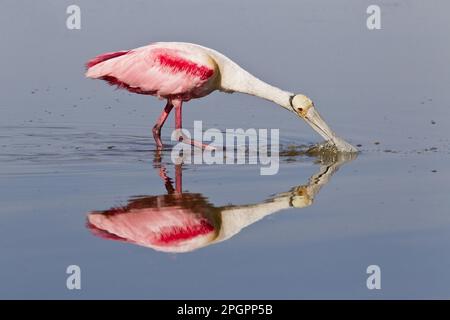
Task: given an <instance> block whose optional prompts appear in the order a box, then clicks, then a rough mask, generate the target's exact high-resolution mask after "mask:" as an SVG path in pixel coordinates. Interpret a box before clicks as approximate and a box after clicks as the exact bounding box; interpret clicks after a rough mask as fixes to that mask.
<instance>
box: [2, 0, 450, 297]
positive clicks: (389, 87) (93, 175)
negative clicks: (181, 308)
mask: <svg viewBox="0 0 450 320" xmlns="http://www.w3.org/2000/svg"><path fill="white" fill-rule="evenodd" d="M24 4H26V5H24V6H19V4H18V3H17V2H16V1H6V2H5V3H4V4H2V12H1V16H2V17H1V19H0V29H1V30H3V32H2V33H1V40H2V44H3V46H4V47H3V49H4V50H3V54H2V59H0V70H1V71H2V72H1V73H0V83H1V84H2V87H3V90H2V95H1V96H0V190H1V192H0V204H1V206H0V252H1V255H0V298H67V299H75V298H156V299H164V298H186V299H191V298H290V299H291V298H292V299H295V298H344V299H345V298H370V299H371V298H374V299H376V298H390V299H395V298H449V296H450V289H449V288H450V277H449V274H448V270H449V267H450V254H449V253H450V250H449V249H450V241H449V240H450V199H449V197H448V190H449V187H450V183H449V181H450V180H449V178H450V170H449V168H448V165H447V164H448V161H449V158H450V140H449V131H448V127H449V125H450V123H449V119H450V108H449V106H450V94H449V91H448V90H447V86H448V83H449V81H450V67H449V65H448V63H447V62H448V61H447V60H448V57H449V54H450V46H449V44H448V41H447V38H448V32H447V31H448V27H449V22H448V17H447V14H446V12H448V9H450V8H449V5H448V3H447V2H445V1H434V2H433V3H426V2H423V1H396V2H389V3H388V2H386V3H384V2H383V3H380V4H379V5H380V7H381V9H382V19H383V20H382V29H381V30H376V31H369V30H367V28H366V25H365V19H366V17H367V15H366V14H365V9H366V8H367V6H368V5H369V4H371V3H369V2H367V1H347V2H345V4H341V3H336V2H334V1H320V2H319V1H303V2H290V1H281V2H280V1H279V2H277V3H276V4H275V3H274V2H269V1H257V2H256V1H254V2H249V3H241V2H237V1H227V2H220V3H214V4H205V3H204V1H189V2H185V1H164V2H153V3H151V4H150V3H149V2H144V1H137V0H136V1H132V2H130V4H129V5H127V7H124V4H123V3H122V2H119V1H108V4H107V5H106V2H105V1H98V2H95V3H92V2H90V1H78V4H79V5H80V7H81V9H82V28H81V30H67V29H66V28H65V19H66V14H65V9H66V7H67V6H68V5H69V4H72V3H70V2H69V1H59V2H58V4H55V3H53V2H50V1H40V2H39V3H37V2H32V1H24ZM131 4H133V5H131ZM174 8H176V10H174ZM168 10H170V12H172V14H173V18H171V20H170V23H168V21H167V19H168V18H167V15H165V14H162V12H165V11H168ZM230 17H232V18H230ZM160 40H176V41H189V42H194V43H199V44H203V45H206V46H209V47H212V48H215V49H217V50H219V51H221V52H223V53H225V54H227V55H228V56H230V57H231V58H233V59H234V60H236V61H237V62H238V63H240V64H241V65H242V66H244V67H245V68H246V69H248V70H249V71H250V72H252V73H254V74H255V75H257V76H258V77H260V78H262V79H264V80H266V81H268V82H270V83H272V84H274V85H277V86H279V87H281V88H284V89H286V90H291V91H297V92H302V93H305V94H308V95H309V96H311V97H312V98H313V100H314V101H315V104H316V106H317V108H318V110H319V111H320V112H321V113H322V115H323V116H324V118H325V119H326V120H328V121H329V123H330V124H331V126H332V127H333V129H334V130H335V131H336V132H338V133H339V134H340V135H342V136H343V137H345V138H347V139H348V140H349V141H351V142H352V143H353V144H354V145H357V144H358V145H361V146H360V147H359V148H360V150H361V154H360V155H359V156H358V157H357V158H356V159H354V160H352V161H349V162H343V163H339V170H338V171H336V172H335V173H334V174H332V175H331V176H330V177H329V180H328V181H327V182H326V183H324V185H323V186H322V188H321V189H320V191H318V192H317V194H315V195H314V197H313V198H314V199H313V202H312V204H311V205H309V206H305V207H302V208H296V207H291V208H286V209H282V210H278V211H275V212H273V213H272V214H268V215H266V216H264V217H262V218H261V219H260V220H257V221H255V222H254V223H250V224H249V225H248V226H246V227H243V228H242V229H240V230H238V229H239V228H238V229H236V230H237V233H236V234H234V235H233V236H232V237H230V238H228V239H223V241H217V242H214V241H213V242H211V243H206V244H205V245H202V246H199V247H196V248H195V250H193V251H189V252H185V253H174V252H162V251H161V250H155V249H154V248H150V247H145V246H141V245H136V244H133V243H130V242H124V241H118V240H108V239H104V238H101V237H99V236H97V235H95V234H93V233H92V231H91V230H90V229H89V228H88V227H87V219H88V214H89V213H90V212H92V211H97V212H101V211H104V210H108V209H110V208H117V207H119V208H120V207H126V206H127V204H128V203H129V201H133V199H135V197H136V196H140V197H147V198H150V199H167V190H166V187H165V185H164V181H163V180H162V179H161V177H160V167H161V166H163V167H165V168H166V170H167V175H168V176H169V177H170V178H171V179H172V180H175V176H176V173H175V166H174V165H173V164H172V163H171V161H170V145H173V142H172V143H171V144H170V143H169V144H168V148H167V149H166V151H165V152H163V154H162V159H161V161H157V160H155V157H156V155H155V151H154V144H153V139H152V138H151V130H150V129H151V126H152V124H153V122H154V121H155V119H156V117H157V116H158V114H159V112H160V111H161V109H162V107H163V105H164V103H163V102H162V101H158V100H156V99H154V98H149V97H144V96H137V95H131V94H128V93H126V92H121V91H114V90H113V89H112V88H110V87H108V86H106V85H105V84H104V83H100V82H96V81H90V80H87V79H84V77H83V63H84V62H85V61H86V60H88V59H89V58H91V57H92V56H94V55H96V54H98V53H101V52H105V51H113V50H120V49H126V48H133V47H137V46H140V45H144V44H146V43H149V42H152V41H160ZM184 110H185V111H184V124H185V125H186V127H187V128H192V126H193V121H194V120H203V125H204V127H205V128H218V129H220V130H225V129H226V128H239V127H241V128H279V129H280V140H281V143H282V144H283V148H284V149H283V150H288V151H289V146H291V147H292V146H303V145H310V144H314V143H317V142H319V141H320V138H319V137H318V136H316V134H315V133H314V132H313V131H312V130H311V129H310V128H309V127H307V126H306V125H305V124H304V123H303V122H302V121H301V120H299V119H298V118H296V117H294V116H293V115H291V114H289V113H288V112H285V111H284V110H281V109H280V108H278V107H277V106H274V105H273V104H271V103H269V102H267V101H262V100H258V99H256V98H254V97H249V96H244V95H239V94H232V95H227V94H221V93H214V94H212V95H211V96H208V97H206V98H204V99H201V100H198V101H192V102H189V103H188V104H186V106H185V108H184ZM171 128H173V123H172V119H170V121H169V123H168V125H167V128H165V130H164V131H163V140H164V141H166V142H169V141H170V138H169V134H170V131H171ZM299 148H300V147H299ZM300 149H301V148H300ZM324 165H325V166H326V165H335V162H333V161H331V162H330V160H329V159H328V160H326V161H325V160H323V159H322V162H320V159H317V158H315V157H309V156H306V155H303V154H296V153H295V154H289V152H288V154H284V155H283V156H282V157H281V159H280V169H279V172H278V174H276V175H273V176H261V175H260V173H259V167H258V166H257V165H194V164H185V165H183V167H182V178H183V181H182V182H183V183H182V188H183V191H184V193H186V194H197V195H199V197H200V198H201V199H204V201H205V202H206V203H207V206H206V207H205V208H208V210H213V211H214V212H216V213H215V214H216V215H217V214H218V213H217V212H223V210H224V208H230V207H231V208H234V209H239V208H242V207H243V206H248V205H257V206H258V208H261V204H264V203H271V201H274V199H281V198H283V197H286V193H288V194H289V196H288V198H289V197H291V196H292V195H293V194H292V192H293V190H294V191H295V190H297V191H298V190H301V188H297V189H295V188H296V187H302V186H308V185H310V184H311V180H310V178H311V177H312V176H314V175H316V174H318V173H321V172H322V171H321V170H322V169H323V166H324ZM293 188H294V189H293ZM280 194H281V195H280ZM297 196H298V193H297ZM155 197H156V198H155ZM164 197H166V198H164ZM280 197H281V198H280ZM271 199H272V200H271ZM283 199H285V198H283ZM295 199H297V200H298V199H299V198H295ZM283 201H284V200H283ZM186 203H187V204H186V206H189V204H188V202H186ZM202 208H203V207H202ZM262 208H265V207H264V205H263V206H262ZM259 212H260V211H259ZM223 216H225V213H223ZM222 219H225V218H224V217H222ZM224 221H225V220H224ZM236 221H237V220H236ZM222 225H223V226H225V224H224V223H223V224H222ZM215 227H216V229H217V228H218V226H215ZM219 229H220V228H219ZM122 240H123V239H122ZM72 264H75V265H78V266H80V268H81V285H82V288H81V290H68V289H67V288H66V279H67V276H68V275H67V274H66V268H67V266H68V265H72ZM369 265H378V266H380V268H381V290H368V289H367V286H366V279H367V277H368V274H366V268H367V266H369Z"/></svg>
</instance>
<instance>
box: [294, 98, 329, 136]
mask: <svg viewBox="0 0 450 320" xmlns="http://www.w3.org/2000/svg"><path fill="white" fill-rule="evenodd" d="M290 104H291V108H292V111H293V112H294V113H295V114H297V115H298V116H299V117H301V118H302V119H303V120H305V121H306V122H307V123H308V124H309V125H310V126H311V127H313V129H314V130H316V131H317V132H318V133H319V134H320V135H321V136H322V137H323V138H324V139H325V140H332V138H333V135H334V134H333V132H332V131H331V130H330V129H329V128H328V126H327V124H326V123H325V121H324V120H323V119H322V117H321V116H320V115H319V113H318V112H317V110H316V108H315V107H314V103H313V102H312V100H311V99H310V98H308V97H307V96H305V95H303V94H296V95H294V96H292V97H291V101H290Z"/></svg>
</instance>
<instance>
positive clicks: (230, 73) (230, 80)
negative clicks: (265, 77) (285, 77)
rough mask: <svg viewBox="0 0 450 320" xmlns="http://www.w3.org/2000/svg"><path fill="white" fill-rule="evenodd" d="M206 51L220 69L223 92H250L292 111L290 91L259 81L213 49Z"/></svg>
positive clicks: (220, 88)
mask: <svg viewBox="0 0 450 320" xmlns="http://www.w3.org/2000/svg"><path fill="white" fill-rule="evenodd" d="M208 51H209V52H208V53H209V54H210V55H211V56H212V57H213V58H214V60H215V61H216V63H217V65H218V68H219V70H220V84H219V86H220V87H219V90H221V91H224V92H241V93H246V94H250V95H253V96H256V97H260V98H263V99H266V100H269V101H272V102H275V103H276V104H278V105H280V106H281V107H283V108H285V109H287V110H290V111H292V110H291V106H290V97H291V96H292V95H293V94H292V93H291V92H287V91H284V90H281V89H279V88H277V87H274V86H271V85H270V84H268V83H265V82H264V81H261V80H260V79H258V78H256V77H255V76H253V75H252V74H250V73H249V72H247V71H246V70H244V69H242V68H241V67H240V66H239V65H238V64H237V63H235V62H234V61H232V60H231V59H229V58H228V57H226V56H224V55H223V54H221V53H219V52H217V51H215V50H212V49H209V48H208Z"/></svg>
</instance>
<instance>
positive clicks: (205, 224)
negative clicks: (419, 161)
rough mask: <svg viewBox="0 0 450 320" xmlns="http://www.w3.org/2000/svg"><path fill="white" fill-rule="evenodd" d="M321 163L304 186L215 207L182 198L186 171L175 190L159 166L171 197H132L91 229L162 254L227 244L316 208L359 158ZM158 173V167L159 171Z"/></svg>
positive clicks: (93, 218) (95, 215) (94, 215)
mask: <svg viewBox="0 0 450 320" xmlns="http://www.w3.org/2000/svg"><path fill="white" fill-rule="evenodd" d="M333 155H335V157H333V158H331V159H324V160H322V161H323V163H322V164H321V165H320V168H319V170H318V172H317V173H316V174H314V175H312V176H311V177H310V178H309V180H308V182H307V183H306V184H304V185H299V186H295V187H293V188H292V189H291V190H289V191H287V192H282V193H279V194H277V195H275V196H273V197H271V198H269V199H266V200H264V201H262V202H260V203H255V204H246V205H233V204H228V205H226V206H215V205H214V204H212V203H210V202H209V201H208V199H207V198H206V197H205V196H203V195H202V194H200V193H189V192H187V193H186V192H183V188H182V166H181V164H178V165H175V172H176V176H175V187H174V186H173V183H172V179H170V178H169V177H168V176H167V174H166V169H165V167H164V165H163V164H162V163H161V164H160V168H159V170H160V176H161V178H162V179H163V181H164V184H165V186H166V190H167V194H164V195H156V196H141V197H133V198H132V199H130V200H129V201H128V204H126V205H125V206H120V207H113V208H111V209H108V210H104V211H92V212H90V213H89V214H88V216H87V227H88V228H89V229H90V230H91V232H92V233H93V234H95V235H97V236H99V237H101V238H104V239H111V240H119V241H124V242H127V243H132V244H136V245H140V246H144V247H148V248H152V249H154V250H158V251H163V252H189V251H193V250H196V249H199V248H203V247H206V246H208V245H211V244H215V243H218V242H222V241H225V240H227V239H229V238H231V237H232V236H234V235H236V234H237V233H239V232H240V231H241V230H242V229H243V228H245V227H247V226H250V225H251V224H253V223H255V222H257V221H259V220H261V219H262V218H264V217H266V216H268V215H271V214H274V213H276V212H279V211H282V210H284V209H289V208H305V207H308V206H310V205H312V204H313V201H314V199H315V197H316V195H317V194H318V193H319V191H320V190H321V188H322V187H323V186H325V185H326V184H328V183H329V181H330V179H331V177H332V176H333V174H334V173H335V172H336V171H337V170H338V169H339V168H340V167H341V166H342V165H343V164H345V163H348V162H350V161H352V160H354V159H355V158H356V156H357V155H356V154H355V153H335V154H333ZM155 167H156V166H155Z"/></svg>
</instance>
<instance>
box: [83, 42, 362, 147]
mask: <svg viewBox="0 0 450 320" xmlns="http://www.w3.org/2000/svg"><path fill="white" fill-rule="evenodd" d="M86 68H87V71H86V76H87V77H89V78H93V79H102V80H105V81H107V82H108V83H109V84H111V85H116V86H117V87H118V88H123V89H126V90H128V91H130V92H134V93H139V94H146V95H153V96H156V97H158V98H161V99H166V100H167V104H166V106H165V108H164V110H163V112H162V113H161V115H160V117H159V119H158V121H157V122H156V124H155V126H154V127H153V137H154V139H155V142H156V145H157V147H158V148H159V149H160V148H162V146H163V145H162V142H161V128H162V126H163V125H164V122H165V121H166V119H167V117H168V115H169V113H170V111H171V110H172V109H173V108H174V107H175V128H176V129H181V128H182V116H181V111H182V105H183V102H185V101H189V100H191V99H196V98H201V97H204V96H206V95H208V94H210V93H211V92H213V91H215V90H219V91H222V92H227V93H233V92H241V93H246V94H250V95H254V96H257V97H260V98H263V99H266V100H269V101H273V102H274V103H276V104H278V105H279V106H281V107H283V108H284V109H287V110H289V111H292V112H293V113H295V114H296V115H298V116H300V117H301V118H302V119H304V120H305V121H306V122H307V123H308V124H309V125H310V126H311V127H312V128H313V129H314V130H315V131H316V132H318V133H319V134H320V135H321V136H322V137H323V138H324V139H325V140H327V141H328V142H329V143H328V144H329V145H334V146H335V147H336V149H337V150H338V151H341V152H357V149H356V148H355V147H353V146H352V145H351V144H349V143H347V142H346V141H344V140H343V139H341V138H339V137H338V136H337V135H336V134H335V133H334V132H333V131H332V130H331V129H330V127H329V126H328V125H327V124H326V122H325V121H324V120H323V119H322V117H321V116H320V115H319V113H318V112H317V110H316V108H315V107H314V104H313V102H312V101H311V99H309V98H308V97H307V96H305V95H303V94H293V93H291V92H287V91H283V90H281V89H279V88H276V87H274V86H271V85H269V84H267V83H265V82H263V81H261V80H259V79H258V78H256V77H254V76H253V75H251V74H250V73H249V72H247V71H246V70H244V69H243V68H241V67H240V66H239V65H237V64H236V63H235V62H233V61H232V60H231V59H229V58H227V57H226V56H224V55H223V54H221V53H219V52H217V51H215V50H213V49H209V48H206V47H203V46H200V45H196V44H192V43H181V42H157V43H152V44H150V45H147V46H144V47H140V48H136V49H132V50H125V51H118V52H110V53H105V54H102V55H99V56H97V57H95V58H93V59H92V60H90V61H88V62H87V63H86ZM180 139H181V140H183V139H185V140H183V141H184V142H187V143H191V144H193V145H197V143H196V142H195V141H193V140H189V141H187V140H188V139H186V137H184V138H183V136H180ZM200 146H204V145H200Z"/></svg>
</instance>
